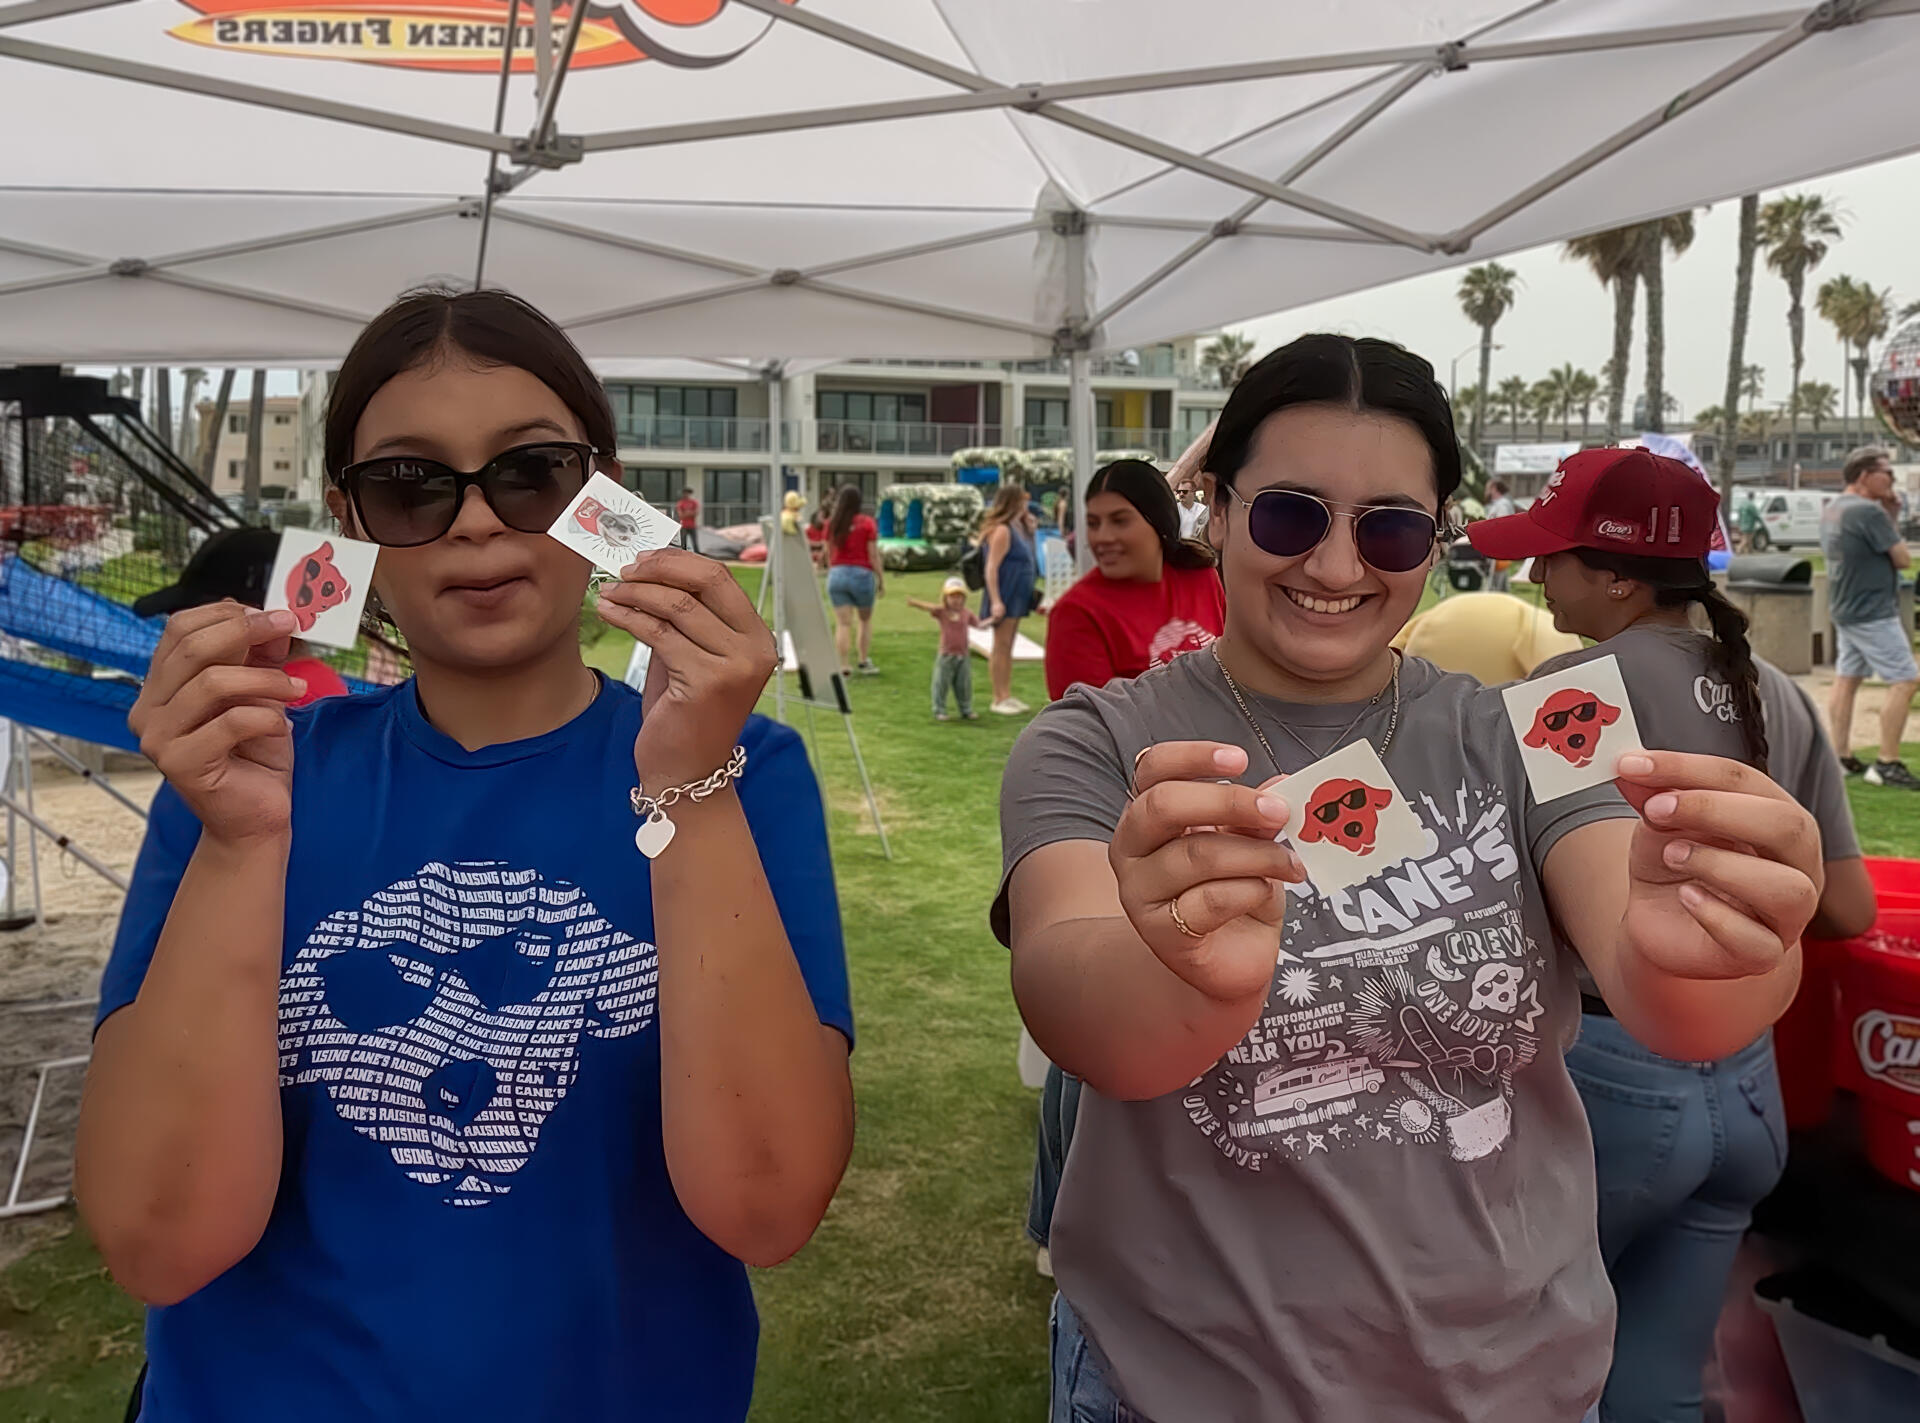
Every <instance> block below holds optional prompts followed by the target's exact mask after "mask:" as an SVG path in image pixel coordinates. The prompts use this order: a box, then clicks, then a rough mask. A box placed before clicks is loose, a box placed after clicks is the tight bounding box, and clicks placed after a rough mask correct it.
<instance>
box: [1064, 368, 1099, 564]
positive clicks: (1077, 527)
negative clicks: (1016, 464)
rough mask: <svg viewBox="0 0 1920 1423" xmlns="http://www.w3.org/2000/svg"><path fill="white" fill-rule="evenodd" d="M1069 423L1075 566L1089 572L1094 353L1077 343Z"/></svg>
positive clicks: (1069, 378) (1069, 392)
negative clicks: (1089, 497) (1089, 487)
mask: <svg viewBox="0 0 1920 1423" xmlns="http://www.w3.org/2000/svg"><path fill="white" fill-rule="evenodd" d="M1067 373H1068V374H1067V426H1068V430H1069V432H1070V433H1069V438H1070V439H1071V440H1072V441H1073V529H1074V534H1075V538H1074V541H1073V545H1074V568H1075V570H1076V571H1077V572H1080V573H1085V572H1086V571H1087V570H1088V569H1089V568H1091V567H1092V566H1093V554H1092V551H1091V549H1090V547H1089V545H1088V543H1087V535H1086V528H1087V486H1088V485H1089V484H1091V483H1092V482H1093V446H1094V440H1095V438H1096V437H1095V435H1094V431H1093V357H1092V356H1091V355H1089V354H1088V352H1087V349H1086V347H1084V346H1075V347H1074V349H1073V351H1072V352H1071V353H1070V354H1069V356H1068V359H1067Z"/></svg>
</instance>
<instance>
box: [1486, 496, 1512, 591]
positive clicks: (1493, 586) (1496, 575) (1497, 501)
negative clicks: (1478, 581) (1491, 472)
mask: <svg viewBox="0 0 1920 1423" xmlns="http://www.w3.org/2000/svg"><path fill="white" fill-rule="evenodd" d="M1518 512H1519V506H1518V505H1517V504H1515V503H1514V502H1513V496H1512V495H1511V494H1509V493H1507V486H1506V482H1505V481H1504V480H1499V479H1489V480H1488V481H1487V517H1488V518H1489V519H1505V518H1507V517H1509V516H1510V515H1513V514H1516V513H1518ZM1512 577H1513V572H1512V569H1511V567H1510V566H1509V565H1508V564H1507V562H1506V561H1505V560H1502V559H1497V560H1495V562H1494V565H1493V576H1492V577H1491V578H1490V579H1488V581H1487V590H1488V591H1489V592H1492V593H1505V592H1507V591H1508V589H1509V585H1510V581H1511V579H1512Z"/></svg>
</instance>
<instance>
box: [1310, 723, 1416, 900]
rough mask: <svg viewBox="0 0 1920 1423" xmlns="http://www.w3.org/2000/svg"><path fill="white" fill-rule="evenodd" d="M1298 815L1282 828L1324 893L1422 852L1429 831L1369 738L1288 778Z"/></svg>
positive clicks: (1331, 891)
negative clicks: (1395, 782) (1388, 771)
mask: <svg viewBox="0 0 1920 1423" xmlns="http://www.w3.org/2000/svg"><path fill="white" fill-rule="evenodd" d="M1287 791H1288V796H1287V801H1288V804H1289V805H1291V806H1292V808H1293V810H1292V814H1291V815H1290V816H1289V817H1288V819H1287V828H1286V830H1285V831H1284V832H1282V833H1283V834H1284V835H1285V836H1286V837H1287V838H1288V839H1290V840H1292V841H1293V844H1294V848H1295V849H1296V850H1298V851H1299V853H1300V859H1301V861H1302V862H1303V863H1304V864H1305V865H1306V867H1307V877H1308V878H1309V879H1310V880H1312V881H1313V885H1314V888H1316V889H1318V890H1319V891H1321V893H1323V894H1331V893H1333V892H1334V891H1336V890H1341V889H1346V888H1348V887H1349V886H1351V885H1356V884H1359V883H1360V882H1361V881H1362V880H1367V879H1372V878H1373V876H1375V875H1377V874H1379V873H1380V871H1382V870H1384V869H1388V868H1390V867H1392V866H1394V865H1397V864H1399V863H1400V862H1401V861H1402V860H1405V859H1408V858H1410V857H1412V856H1414V855H1418V854H1419V853H1421V851H1422V850H1424V849H1425V848H1426V845H1427V832H1426V830H1425V828H1424V827H1422V825H1421V824H1420V820H1419V817H1417V816H1416V815H1415V814H1414V813H1413V809H1412V807H1410V806H1409V805H1408V804H1407V800H1406V797H1405V796H1403V795H1401V794H1400V788H1399V787H1398V786H1396V785H1395V784H1394V783H1393V777H1391V776H1389V775H1388V774H1387V768H1386V766H1385V764H1384V763H1383V762H1382V761H1381V760H1380V757H1379V755H1378V754H1377V753H1376V752H1375V751H1374V749H1373V747H1372V746H1371V745H1369V744H1368V743H1367V742H1365V741H1356V742H1354V743H1352V744H1351V745H1349V746H1343V747H1341V748H1340V749H1339V750H1338V751H1335V752H1334V753H1333V754H1332V755H1330V756H1322V757H1321V758H1320V759H1319V760H1318V761H1315V762H1314V763H1313V764H1312V765H1311V766H1308V767H1307V768H1306V769H1305V770H1303V771H1296V772H1294V774H1292V775H1291V776H1289V777H1287Z"/></svg>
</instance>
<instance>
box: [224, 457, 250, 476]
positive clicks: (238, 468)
mask: <svg viewBox="0 0 1920 1423" xmlns="http://www.w3.org/2000/svg"><path fill="white" fill-rule="evenodd" d="M246 477H247V462H246V461H245V460H228V461H227V478H228V479H245V478H246Z"/></svg>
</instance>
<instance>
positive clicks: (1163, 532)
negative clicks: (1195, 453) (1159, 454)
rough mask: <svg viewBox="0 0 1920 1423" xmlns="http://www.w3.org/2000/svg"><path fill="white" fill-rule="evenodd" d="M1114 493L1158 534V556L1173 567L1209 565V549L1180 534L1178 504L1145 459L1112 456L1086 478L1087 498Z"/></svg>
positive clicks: (1155, 470)
mask: <svg viewBox="0 0 1920 1423" xmlns="http://www.w3.org/2000/svg"><path fill="white" fill-rule="evenodd" d="M1096 494H1117V495H1119V496H1120V497H1121V498H1122V499H1124V500H1126V501H1127V502H1128V503H1129V504H1131V505H1133V507H1134V508H1135V509H1136V510H1138V511H1139V514H1140V517H1141V518H1143V519H1145V520H1146V521H1147V523H1148V524H1150V525H1151V526H1152V527H1153V531H1154V533H1156V534H1158V535H1159V536H1160V556H1161V557H1162V558H1164V559H1165V560H1166V561H1167V562H1168V563H1171V564H1172V565H1173V566H1174V567H1175V568H1211V567H1213V550H1212V549H1210V548H1208V547H1207V546H1206V545H1205V544H1203V543H1198V542H1196V541H1195V540H1193V539H1183V538H1181V537H1180V506H1179V504H1178V503H1176V502H1175V500H1174V497H1173V490H1172V489H1170V488H1168V486H1167V477H1166V476H1165V475H1164V474H1162V473H1160V471H1159V470H1157V469H1155V468H1154V467H1153V466H1152V465H1150V464H1148V463H1147V462H1146V461H1145V460H1132V459H1128V460H1115V461H1114V462H1113V463H1112V464H1110V465H1107V466H1105V467H1104V468H1102V469H1101V470H1099V471H1098V472H1097V473H1096V474H1095V475H1094V476H1093V478H1092V479H1091V480H1089V481H1088V482H1087V499H1088V501H1089V502H1091V501H1092V499H1093V496H1094V495H1096Z"/></svg>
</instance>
